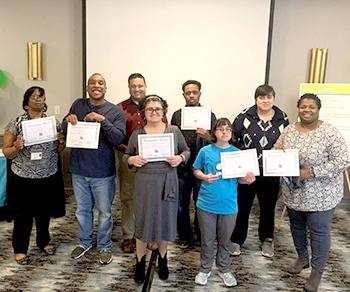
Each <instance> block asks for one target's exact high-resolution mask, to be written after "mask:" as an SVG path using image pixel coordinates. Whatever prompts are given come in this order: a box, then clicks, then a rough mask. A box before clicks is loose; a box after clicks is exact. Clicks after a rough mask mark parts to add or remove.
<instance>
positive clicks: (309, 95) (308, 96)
mask: <svg viewBox="0 0 350 292" xmlns="http://www.w3.org/2000/svg"><path fill="white" fill-rule="evenodd" d="M304 99H312V100H313V101H314V102H315V103H316V105H317V108H318V109H321V100H320V99H319V97H318V96H317V95H316V94H313V93H305V94H303V95H302V96H301V97H300V98H299V100H298V102H297V108H299V106H300V104H301V102H302V101H303V100H304Z"/></svg>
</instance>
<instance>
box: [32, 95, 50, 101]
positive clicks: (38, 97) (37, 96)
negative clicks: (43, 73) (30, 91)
mask: <svg viewBox="0 0 350 292" xmlns="http://www.w3.org/2000/svg"><path fill="white" fill-rule="evenodd" d="M29 99H31V100H45V99H46V97H45V95H31V96H30V97H29Z"/></svg>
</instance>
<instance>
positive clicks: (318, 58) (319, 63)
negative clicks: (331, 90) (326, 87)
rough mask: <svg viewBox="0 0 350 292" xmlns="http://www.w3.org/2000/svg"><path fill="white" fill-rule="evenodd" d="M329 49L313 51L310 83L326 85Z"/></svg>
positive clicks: (315, 49) (313, 49)
mask: <svg viewBox="0 0 350 292" xmlns="http://www.w3.org/2000/svg"><path fill="white" fill-rule="evenodd" d="M327 56H328V49H318V48H312V49H311V56H310V71H309V83H324V82H325V77H326V66H327Z"/></svg>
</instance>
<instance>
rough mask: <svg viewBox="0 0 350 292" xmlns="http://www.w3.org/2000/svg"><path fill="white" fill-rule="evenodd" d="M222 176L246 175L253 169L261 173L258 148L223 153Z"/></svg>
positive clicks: (256, 173)
mask: <svg viewBox="0 0 350 292" xmlns="http://www.w3.org/2000/svg"><path fill="white" fill-rule="evenodd" d="M221 168H222V178H224V179H225V178H236V177H245V176H246V175H247V172H249V171H251V172H252V173H254V175H255V176H259V175H260V171H259V163H258V156H257V152H256V149H248V150H242V151H234V152H223V153H221Z"/></svg>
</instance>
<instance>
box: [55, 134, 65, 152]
mask: <svg viewBox="0 0 350 292" xmlns="http://www.w3.org/2000/svg"><path fill="white" fill-rule="evenodd" d="M57 140H58V148H57V151H58V153H60V152H62V151H63V149H64V148H66V136H65V135H64V134H63V132H62V131H61V132H58V133H57Z"/></svg>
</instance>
